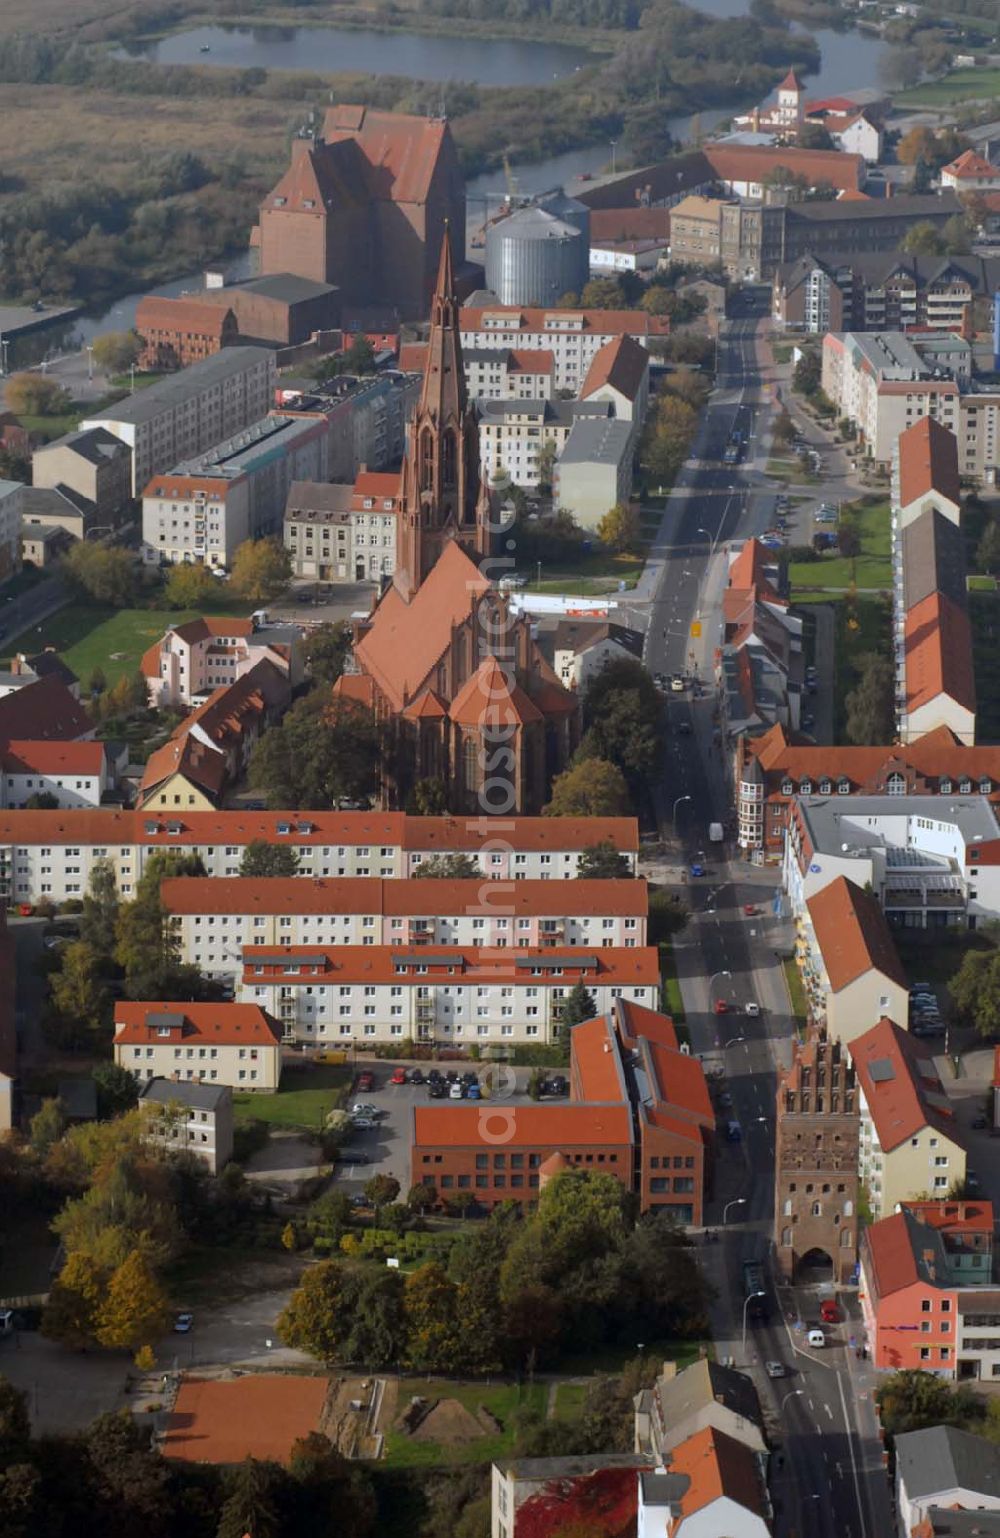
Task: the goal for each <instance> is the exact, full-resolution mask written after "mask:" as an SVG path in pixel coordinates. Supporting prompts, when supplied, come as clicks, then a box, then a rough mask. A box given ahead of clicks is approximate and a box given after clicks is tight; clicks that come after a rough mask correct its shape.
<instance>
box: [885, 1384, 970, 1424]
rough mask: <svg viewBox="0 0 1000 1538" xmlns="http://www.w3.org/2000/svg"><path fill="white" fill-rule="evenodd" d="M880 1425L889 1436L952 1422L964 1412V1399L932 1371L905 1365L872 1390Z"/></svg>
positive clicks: (966, 1405)
mask: <svg viewBox="0 0 1000 1538" xmlns="http://www.w3.org/2000/svg"><path fill="white" fill-rule="evenodd" d="M875 1398H876V1400H877V1402H878V1407H879V1418H880V1420H881V1422H882V1427H883V1429H884V1430H885V1432H886V1433H887V1434H888V1435H889V1436H890V1437H898V1436H901V1435H902V1434H903V1433H904V1432H906V1431H922V1430H924V1429H925V1428H926V1427H928V1426H954V1425H956V1424H959V1423H960V1421H961V1420H962V1419H964V1418H965V1417H966V1416H967V1414H968V1400H967V1399H966V1398H964V1397H963V1396H960V1395H958V1394H956V1393H954V1392H953V1390H952V1389H951V1388H950V1387H949V1386H948V1384H947V1383H946V1382H945V1381H944V1380H943V1379H942V1378H936V1377H935V1376H934V1374H933V1373H930V1372H921V1371H920V1370H919V1369H918V1368H907V1369H905V1370H904V1371H902V1372H894V1373H893V1374H892V1375H891V1376H890V1377H888V1378H884V1379H883V1380H882V1382H881V1383H880V1384H879V1386H878V1388H877V1389H876V1390H875Z"/></svg>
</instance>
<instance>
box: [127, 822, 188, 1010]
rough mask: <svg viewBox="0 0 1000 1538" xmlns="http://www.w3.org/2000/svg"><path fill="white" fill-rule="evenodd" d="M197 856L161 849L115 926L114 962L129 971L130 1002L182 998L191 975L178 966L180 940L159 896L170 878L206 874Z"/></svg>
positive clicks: (153, 856) (154, 856)
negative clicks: (131, 1000) (132, 1000)
mask: <svg viewBox="0 0 1000 1538" xmlns="http://www.w3.org/2000/svg"><path fill="white" fill-rule="evenodd" d="M204 874H205V867H204V865H203V864H202V862H201V860H200V858H199V857H198V856H193V857H192V856H182V855H178V854H176V853H174V852H173V851H160V850H157V851H156V853H155V854H153V855H151V856H150V858H149V860H148V861H147V862H146V869H145V870H144V871H143V873H142V876H141V877H140V879H139V882H138V884H137V886H136V890H135V897H134V898H133V900H132V902H130V903H124V904H123V905H122V908H121V911H120V912H119V915H118V922H117V924H116V926H115V959H116V960H117V962H118V964H119V965H120V966H121V967H123V968H124V969H125V992H126V994H127V995H128V997H129V998H130V999H169V998H184V997H186V996H187V994H186V993H185V991H184V990H185V989H186V990H187V991H188V992H190V989H191V984H192V981H193V979H192V977H191V975H190V973H188V972H185V970H184V968H183V967H182V966H181V963H180V937H179V935H178V934H177V932H176V930H175V928H174V926H173V924H172V923H171V921H170V915H169V914H168V912H167V910H166V908H165V907H164V904H163V899H162V897H161V895H160V882H161V881H162V880H163V879H164V878H165V877H167V876H203V875H204Z"/></svg>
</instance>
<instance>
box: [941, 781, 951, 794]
mask: <svg viewBox="0 0 1000 1538" xmlns="http://www.w3.org/2000/svg"><path fill="white" fill-rule="evenodd" d="M940 790H941V794H942V796H950V795H951V781H950V780H948V779H944V780H942V781H941V786H940Z"/></svg>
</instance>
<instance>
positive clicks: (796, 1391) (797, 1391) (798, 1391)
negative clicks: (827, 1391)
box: [778, 1388, 805, 1415]
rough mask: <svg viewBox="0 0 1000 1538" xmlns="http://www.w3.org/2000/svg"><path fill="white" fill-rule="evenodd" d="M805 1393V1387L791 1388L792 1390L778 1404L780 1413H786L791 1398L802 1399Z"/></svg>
mask: <svg viewBox="0 0 1000 1538" xmlns="http://www.w3.org/2000/svg"><path fill="white" fill-rule="evenodd" d="M804 1393H805V1389H804V1388H793V1389H791V1390H790V1392H789V1393H787V1394H786V1395H785V1397H784V1398H783V1399H782V1401H781V1403H780V1405H779V1406H778V1414H779V1415H784V1413H785V1406H786V1404H787V1403H788V1401H789V1400H790V1399H801V1398H802V1396H803V1394H804Z"/></svg>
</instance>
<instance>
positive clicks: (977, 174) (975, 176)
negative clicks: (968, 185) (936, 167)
mask: <svg viewBox="0 0 1000 1538" xmlns="http://www.w3.org/2000/svg"><path fill="white" fill-rule="evenodd" d="M941 175H942V176H954V177H957V178H958V179H959V180H960V181H978V180H979V179H980V178H982V177H984V176H985V177H989V178H990V180H992V181H995V182H1000V171H998V170H997V168H996V166H992V165H990V163H989V161H988V160H986V159H984V157H983V156H982V155H977V154H976V151H975V150H963V152H962V154H961V155H959V156H958V158H957V160H951V161H949V162H948V164H947V165H946V166H942V167H941Z"/></svg>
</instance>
